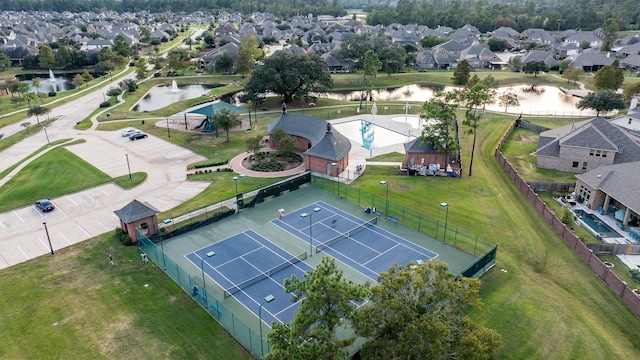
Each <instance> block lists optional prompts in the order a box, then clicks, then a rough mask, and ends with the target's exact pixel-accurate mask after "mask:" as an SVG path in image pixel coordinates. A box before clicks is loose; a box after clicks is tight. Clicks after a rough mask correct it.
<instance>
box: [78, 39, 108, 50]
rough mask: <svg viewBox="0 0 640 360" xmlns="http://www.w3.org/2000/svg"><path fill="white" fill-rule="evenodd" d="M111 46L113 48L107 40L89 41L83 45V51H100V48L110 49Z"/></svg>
mask: <svg viewBox="0 0 640 360" xmlns="http://www.w3.org/2000/svg"><path fill="white" fill-rule="evenodd" d="M111 46H113V44H112V43H111V41H109V40H106V39H91V40H89V41H87V43H86V44H85V45H84V49H85V50H95V49H102V48H106V47H111Z"/></svg>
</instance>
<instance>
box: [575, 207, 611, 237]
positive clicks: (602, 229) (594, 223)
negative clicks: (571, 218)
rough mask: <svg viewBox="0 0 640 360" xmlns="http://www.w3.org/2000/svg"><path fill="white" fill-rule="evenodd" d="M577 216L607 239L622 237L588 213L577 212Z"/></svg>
mask: <svg viewBox="0 0 640 360" xmlns="http://www.w3.org/2000/svg"><path fill="white" fill-rule="evenodd" d="M576 215H577V216H578V218H579V219H580V220H582V222H583V223H584V224H586V225H587V226H588V227H590V228H591V230H593V231H594V232H595V233H596V234H599V235H600V236H602V237H606V238H616V237H622V235H620V234H619V233H618V232H617V231H615V230H614V229H612V228H611V226H609V225H607V224H605V223H604V222H602V220H600V219H598V217H597V216H595V215H593V214H589V213H586V212H584V211H582V210H578V211H576Z"/></svg>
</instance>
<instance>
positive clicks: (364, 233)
mask: <svg viewBox="0 0 640 360" xmlns="http://www.w3.org/2000/svg"><path fill="white" fill-rule="evenodd" d="M372 219H375V218H372ZM272 223H274V224H275V225H277V226H279V227H280V228H282V229H284V230H286V231H288V232H289V233H291V234H293V235H295V236H296V237H298V238H300V239H301V240H302V241H305V242H306V243H307V244H309V242H310V236H309V235H310V234H309V233H311V243H312V244H311V245H312V246H311V247H313V248H314V250H313V251H314V252H317V251H322V252H325V253H327V254H328V255H330V256H332V257H334V258H336V259H338V260H340V261H342V262H343V263H345V264H347V265H349V266H351V267H352V268H353V269H355V270H356V271H359V272H361V273H362V274H364V275H366V276H367V277H369V278H371V279H373V280H377V279H378V274H379V273H381V272H384V271H387V270H389V268H390V267H391V266H392V265H393V264H394V263H397V264H402V265H406V264H407V263H409V262H410V261H418V262H419V261H426V260H429V259H433V258H436V257H437V256H438V254H436V253H434V252H433V251H430V250H428V249H425V248H423V247H422V246H419V245H416V244H414V243H412V242H410V241H408V240H406V239H404V238H402V237H400V236H397V235H395V234H392V233H390V232H388V231H386V230H384V229H382V228H380V227H378V226H376V225H374V224H371V223H367V221H365V220H362V219H360V218H358V217H356V216H354V215H351V214H349V213H347V212H345V211H342V210H340V209H337V208H335V207H333V206H331V205H329V204H327V203H325V202H322V201H320V202H316V203H314V204H311V205H308V206H306V207H303V208H301V209H298V210H295V211H292V212H289V213H288V214H287V215H285V216H283V217H281V218H278V219H274V220H272ZM310 224H311V225H310ZM316 249H317V250H316Z"/></svg>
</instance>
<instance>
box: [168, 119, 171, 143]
mask: <svg viewBox="0 0 640 360" xmlns="http://www.w3.org/2000/svg"><path fill="white" fill-rule="evenodd" d="M167 134H168V135H169V138H171V130H169V118H167Z"/></svg>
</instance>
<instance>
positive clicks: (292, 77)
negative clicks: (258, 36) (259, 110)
mask: <svg viewBox="0 0 640 360" xmlns="http://www.w3.org/2000/svg"><path fill="white" fill-rule="evenodd" d="M331 88H333V80H332V79H331V74H329V70H328V68H327V63H326V62H325V61H324V59H322V58H321V57H320V56H318V55H298V54H288V53H284V52H280V53H277V54H274V55H273V56H270V57H268V58H267V59H266V60H265V62H264V65H261V66H258V67H257V68H256V69H255V70H254V71H253V74H252V75H251V80H249V83H248V84H247V87H246V92H247V95H248V97H249V98H256V97H259V96H256V94H266V93H268V92H272V93H276V94H278V95H282V96H283V97H284V101H285V102H290V101H291V100H293V99H294V98H302V99H305V101H315V94H318V93H323V92H327V91H328V90H330V89H331Z"/></svg>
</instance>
